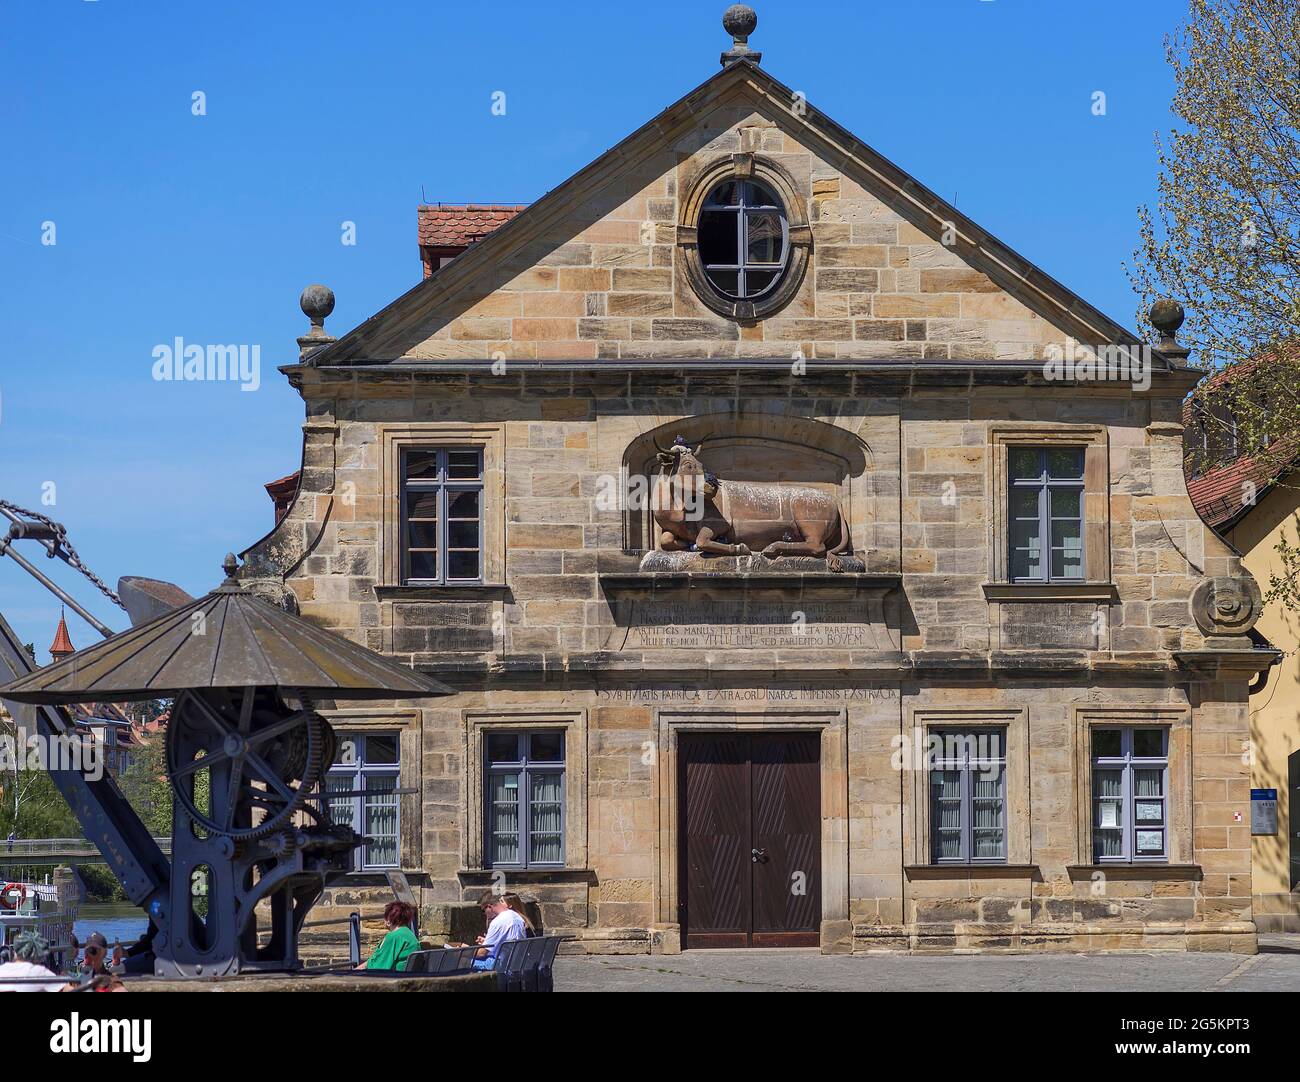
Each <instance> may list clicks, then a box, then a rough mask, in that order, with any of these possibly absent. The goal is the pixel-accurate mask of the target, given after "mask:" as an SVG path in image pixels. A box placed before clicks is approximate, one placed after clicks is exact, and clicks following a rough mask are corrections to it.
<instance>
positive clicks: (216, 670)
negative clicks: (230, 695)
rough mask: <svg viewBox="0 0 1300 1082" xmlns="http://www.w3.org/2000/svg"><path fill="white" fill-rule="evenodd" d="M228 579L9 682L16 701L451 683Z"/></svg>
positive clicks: (440, 689)
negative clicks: (195, 597) (260, 688)
mask: <svg viewBox="0 0 1300 1082" xmlns="http://www.w3.org/2000/svg"><path fill="white" fill-rule="evenodd" d="M225 567H226V570H227V572H228V575H227V578H226V580H225V582H223V583H222V584H221V585H220V586H218V587H217V588H216V589H215V590H213V591H212V592H211V593H209V594H206V595H204V596H203V597H201V598H199V599H198V600H196V601H191V602H190V603H189V604H187V605H182V606H180V607H179V608H175V609H172V610H171V611H169V612H166V613H164V614H163V615H161V616H159V617H157V618H156V619H153V620H150V621H149V622H148V623H147V624H142V625H141V626H140V627H135V628H132V629H130V630H129V631H123V632H121V633H120V634H117V635H114V636H113V637H112V638H109V639H105V640H104V641H103V642H101V643H99V644H97V645H95V646H92V647H88V648H87V649H85V650H80V651H78V652H77V653H75V654H73V655H72V656H71V657H68V658H65V659H64V660H63V661H60V662H58V663H56V664H53V665H47V666H46V667H45V668H43V669H37V670H36V671H35V672H32V673H29V674H28V675H26V676H23V677H21V678H20V679H18V680H15V681H13V682H12V683H11V684H9V685H8V686H6V687H3V688H0V697H3V698H5V699H13V700H15V701H16V702H25V703H42V704H52V705H66V704H69V703H82V702H129V701H132V700H138V699H159V698H171V697H174V696H176V695H178V694H179V693H180V692H182V691H185V690H186V689H203V688H243V687H257V686H263V687H281V688H284V689H286V690H288V691H290V692H301V693H302V694H305V695H309V696H313V697H320V698H328V699H401V698H425V697H429V696H435V695H450V694H452V689H451V688H449V687H447V686H446V685H445V684H442V683H440V682H439V681H437V680H434V679H432V678H431V677H428V676H425V675H423V674H421V673H418V672H416V671H415V670H413V669H410V668H407V667H406V666H404V665H399V664H397V663H396V662H393V661H390V660H388V659H387V658H385V657H382V656H381V655H379V654H377V653H375V652H374V651H373V650H369V649H367V648H366V647H364V646H361V645H359V644H358V643H355V642H353V641H352V640H350V639H346V638H344V637H343V636H342V635H337V634H335V633H334V632H332V631H327V630H325V629H324V628H319V627H316V626H315V625H313V624H311V623H309V622H308V621H307V620H304V619H303V618H302V617H300V616H294V615H293V614H291V613H288V612H285V611H284V610H283V609H280V608H277V607H276V606H275V605H272V604H271V603H270V602H268V601H264V600H263V599H262V598H260V597H258V596H256V595H255V594H253V593H251V592H250V591H248V590H246V589H244V588H243V587H242V586H241V585H240V584H239V583H238V582H237V581H236V579H235V578H234V574H233V572H234V570H235V562H234V557H233V556H231V557H227V561H226V565H225Z"/></svg>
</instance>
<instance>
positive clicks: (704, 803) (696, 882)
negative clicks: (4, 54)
mask: <svg viewBox="0 0 1300 1082" xmlns="http://www.w3.org/2000/svg"><path fill="white" fill-rule="evenodd" d="M678 755H679V759H680V762H681V779H680V782H679V793H680V800H681V811H680V814H681V841H680V844H679V849H680V855H681V864H682V868H681V891H682V897H681V903H682V909H683V910H684V913H683V917H682V923H683V925H686V923H687V921H688V920H689V931H688V932H687V933H686V942H685V943H684V944H683V945H684V946H688V947H746V946H748V945H749V929H750V925H751V923H752V916H751V913H750V884H749V880H750V873H749V866H750V854H749V850H750V844H749V837H750V826H749V810H750V809H749V737H748V736H747V735H746V734H744V733H689V734H683V736H682V738H681V743H680V744H679V747H678Z"/></svg>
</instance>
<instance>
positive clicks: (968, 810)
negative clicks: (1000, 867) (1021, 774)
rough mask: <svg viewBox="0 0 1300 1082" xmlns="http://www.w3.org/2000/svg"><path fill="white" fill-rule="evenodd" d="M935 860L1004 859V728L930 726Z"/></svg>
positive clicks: (989, 861)
mask: <svg viewBox="0 0 1300 1082" xmlns="http://www.w3.org/2000/svg"><path fill="white" fill-rule="evenodd" d="M930 739H931V740H932V741H935V742H936V743H937V746H936V748H935V752H934V758H933V760H932V761H931V763H930V764H929V770H928V776H929V782H930V861H931V863H932V864H1005V863H1006V860H1007V790H1006V778H1007V756H1006V731H1005V730H1003V729H967V730H959V729H943V730H939V731H937V732H935V731H932V732H931V734H930Z"/></svg>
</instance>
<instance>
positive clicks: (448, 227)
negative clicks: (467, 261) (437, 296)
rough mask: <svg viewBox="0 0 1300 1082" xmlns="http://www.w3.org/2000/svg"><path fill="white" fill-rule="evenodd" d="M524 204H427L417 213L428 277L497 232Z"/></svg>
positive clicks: (523, 208) (425, 270)
mask: <svg viewBox="0 0 1300 1082" xmlns="http://www.w3.org/2000/svg"><path fill="white" fill-rule="evenodd" d="M527 206H528V204H527V203H519V204H496V203H466V204H463V205H462V204H454V203H426V204H421V206H420V207H419V211H418V218H419V230H420V258H421V260H422V261H423V263H424V276H425V277H426V278H427V277H429V275H431V274H432V273H433V272H434V271H436V270H437V269H438V268H439V267H441V266H442V265H443V264H444V263H446V262H448V261H449V260H451V259H454V258H455V257H456V256H458V255H460V253H461V252H463V251H464V250H465V249H466V248H468V247H469V246H470V245H471V244H473V243H474V242H475V241H478V240H482V239H483V238H484V237H486V236H487V235H488V234H489V233H492V232H494V231H495V230H497V229H500V228H501V226H503V225H505V224H506V222H508V221H510V220H511V219H512V218H513V217H514V216H515V215H516V214H518V213H519V212H520V211H521V210H525V209H527Z"/></svg>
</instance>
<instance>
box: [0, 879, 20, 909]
mask: <svg viewBox="0 0 1300 1082" xmlns="http://www.w3.org/2000/svg"><path fill="white" fill-rule="evenodd" d="M15 890H16V891H17V892H18V901H16V902H10V901H9V894H10V892H11V891H15ZM25 901H27V884H26V883H6V884H5V886H4V890H0V905H2V906H4V907H5V908H6V909H17V908H18V907H19V906H21V905H22V904H23V902H25Z"/></svg>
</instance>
